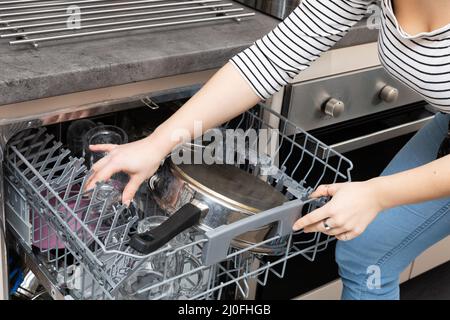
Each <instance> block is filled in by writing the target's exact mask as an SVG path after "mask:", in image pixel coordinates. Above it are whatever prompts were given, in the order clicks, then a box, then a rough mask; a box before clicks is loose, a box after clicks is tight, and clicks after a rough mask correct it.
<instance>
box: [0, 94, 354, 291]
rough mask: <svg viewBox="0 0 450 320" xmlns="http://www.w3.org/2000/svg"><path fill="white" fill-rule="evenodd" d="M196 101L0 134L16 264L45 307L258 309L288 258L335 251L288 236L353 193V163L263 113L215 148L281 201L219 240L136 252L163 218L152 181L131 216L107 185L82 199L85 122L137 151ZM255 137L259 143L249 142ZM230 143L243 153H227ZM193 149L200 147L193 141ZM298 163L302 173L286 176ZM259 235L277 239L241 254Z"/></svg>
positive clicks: (125, 105)
mask: <svg viewBox="0 0 450 320" xmlns="http://www.w3.org/2000/svg"><path fill="white" fill-rule="evenodd" d="M197 90H198V86H192V87H188V88H178V89H173V90H167V91H165V92H159V93H152V94H149V95H145V96H139V97H132V98H128V99H126V101H114V102H111V101H109V102H104V103H100V104H99V103H97V104H95V105H93V106H91V107H89V108H87V109H85V110H84V111H82V112H80V111H79V110H78V111H77V110H66V111H61V112H59V114H58V116H54V115H53V116H48V117H45V116H42V117H40V118H39V119H32V120H29V119H28V120H27V121H17V122H13V123H9V124H5V123H4V124H3V125H2V127H1V128H2V132H3V136H2V139H3V145H4V147H3V148H4V149H3V150H2V154H3V158H4V159H3V162H2V172H1V179H2V185H3V189H4V191H3V198H4V213H5V217H6V237H7V241H6V243H7V245H8V252H9V257H10V258H15V260H16V262H18V264H19V265H20V266H21V267H22V268H23V270H31V272H32V273H33V275H35V277H36V279H37V281H39V284H40V285H41V286H42V287H43V288H44V289H45V292H46V293H47V294H48V296H49V298H52V299H132V300H134V299H139V300H141V299H148V300H157V299H169V300H174V299H207V300H213V299H214V300H217V299H251V298H252V296H253V295H252V292H254V290H255V288H256V287H260V286H265V285H266V284H267V282H268V279H270V278H271V277H269V275H271V276H276V277H279V278H282V277H284V275H285V270H286V266H287V264H288V263H289V260H290V259H291V258H293V257H297V256H302V257H304V258H305V259H307V260H309V261H311V263H313V261H314V260H315V258H316V256H317V255H318V254H320V252H321V251H324V250H326V248H327V247H328V245H329V244H330V243H331V242H332V241H333V240H334V238H333V237H329V236H326V235H324V234H320V233H316V234H304V233H302V232H301V231H300V232H296V233H293V232H292V225H293V223H294V221H295V220H296V219H298V218H299V217H300V216H301V215H304V214H307V213H308V212H310V211H311V210H314V209H315V208H317V207H319V206H321V205H323V204H324V203H325V202H326V201H327V199H309V194H310V193H311V192H312V191H313V190H314V189H315V188H316V187H317V186H318V185H319V184H323V183H333V182H345V181H350V179H351V176H350V173H351V169H352V163H351V162H350V161H349V160H348V159H346V158H345V157H344V156H342V155H340V154H339V153H337V152H335V151H334V150H333V149H331V148H330V147H328V146H327V145H325V144H323V143H322V142H320V141H319V140H317V139H316V138H314V137H313V136H311V135H310V134H308V133H306V132H305V131H303V130H302V129H301V128H299V127H298V126H296V125H294V124H293V123H292V122H290V121H289V120H288V119H286V118H284V117H283V116H281V115H280V114H278V113H277V112H275V111H273V110H272V109H270V108H268V107H267V106H265V105H264V104H258V105H256V106H255V107H254V108H252V109H250V110H249V111H247V112H245V113H244V114H242V115H240V116H238V117H237V118H235V119H233V120H231V121H229V122H227V123H225V124H223V125H221V126H220V127H219V128H217V129H216V130H219V131H220V132H233V134H234V139H232V140H231V142H230V140H229V139H224V140H223V141H219V142H220V143H221V148H223V150H225V151H224V155H222V157H231V158H232V159H237V158H239V159H240V161H235V162H234V163H235V164H234V166H235V167H236V168H237V169H239V170H240V172H242V175H244V174H245V175H252V176H254V177H258V178H259V180H261V181H262V182H264V184H267V185H270V186H271V188H273V189H274V190H276V191H277V192H280V193H282V194H283V196H284V197H285V199H286V201H285V202H284V203H283V204H281V205H278V206H275V207H274V208H269V209H267V210H264V211H262V212H260V213H258V214H255V215H251V216H248V217H245V218H243V219H238V220H236V221H231V222H229V223H226V224H224V225H221V226H219V227H217V228H202V227H199V225H195V226H193V227H191V228H189V229H187V230H185V231H183V232H181V233H180V234H179V235H177V236H176V237H175V238H174V240H173V241H172V240H171V242H170V243H169V244H166V245H164V246H162V247H161V248H159V249H157V250H154V251H152V252H148V253H140V252H137V251H136V250H134V249H133V248H132V246H130V239H131V238H132V237H133V235H134V234H136V232H138V231H137V230H138V229H139V227H140V223H142V221H150V220H151V219H152V217H161V216H164V215H166V212H165V211H164V209H163V208H161V206H159V205H158V203H157V202H155V201H153V197H152V194H151V193H152V191H151V189H150V188H149V187H148V186H149V183H150V182H151V181H146V182H145V183H143V184H142V186H141V188H140V189H139V190H138V193H137V195H136V198H137V199H136V201H134V202H133V203H135V205H133V206H131V205H130V206H129V207H127V206H125V205H123V204H121V202H120V198H119V199H117V197H114V193H113V192H110V193H108V192H105V190H106V189H105V188H104V187H105V185H106V186H108V184H107V183H108V182H104V183H103V182H102V183H97V185H96V187H95V188H94V190H89V191H82V190H84V184H85V183H86V180H87V179H88V177H89V173H90V171H89V169H88V167H87V166H88V164H87V163H86V161H85V160H84V159H83V157H80V156H79V155H78V154H74V152H73V151H71V150H70V149H69V148H68V141H67V131H68V128H70V126H71V125H72V124H73V123H76V122H77V121H83V120H82V119H85V120H87V119H89V120H90V121H91V122H92V123H95V124H96V125H111V126H116V127H120V128H121V129H122V130H123V131H124V132H126V133H127V136H128V138H129V139H128V141H130V142H131V141H134V140H138V139H141V138H143V137H145V136H147V135H149V134H151V132H152V131H153V130H154V129H155V128H156V127H157V126H158V124H160V123H161V122H163V121H164V120H165V119H167V118H168V117H170V115H171V114H173V113H174V112H176V110H177V109H178V108H179V107H181V106H182V105H183V104H184V103H185V102H186V101H187V100H188V99H189V98H190V97H191V96H192V95H193V94H194V93H195V92H196V91H197ZM250 132H252V133H254V132H256V133H257V136H258V139H257V140H251V139H248V136H249V135H250V134H249V133H250ZM263 133H264V134H263ZM234 140H235V142H236V143H237V144H240V147H238V148H225V147H226V145H227V143H228V144H230V143H234V142H233V141H234ZM254 144H256V145H257V148H255V145H254ZM186 145H187V146H196V145H197V144H196V142H195V140H194V141H193V143H190V144H185V145H183V147H185V146H186ZM229 150H231V151H229ZM226 153H228V154H226ZM293 162H295V163H297V165H296V166H294V167H292V166H286V164H287V163H293ZM293 177H295V179H294V178H293ZM150 180H152V178H150ZM100 195H101V196H100ZM136 208H139V209H136ZM210 209H211V208H210ZM211 210H212V209H211ZM149 219H150V220H149ZM264 228H266V229H267V228H268V229H270V232H267V233H266V234H265V236H264V237H263V238H258V240H257V241H254V242H252V243H251V244H248V245H246V246H239V245H235V244H236V241H235V239H236V238H238V237H239V236H240V235H242V234H246V233H252V232H254V231H255V230H261V229H264ZM274 247H276V248H277V249H276V250H272V251H271V250H269V251H267V248H274ZM10 260H11V259H10ZM298 272H301V270H299V271H298ZM304 277H308V274H305V275H304Z"/></svg>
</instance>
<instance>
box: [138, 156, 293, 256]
mask: <svg viewBox="0 0 450 320" xmlns="http://www.w3.org/2000/svg"><path fill="white" fill-rule="evenodd" d="M149 187H150V189H151V190H152V195H153V198H154V199H155V201H156V202H157V203H158V204H159V206H160V207H161V208H162V209H163V210H165V211H166V212H167V213H168V214H169V215H170V218H169V219H168V220H167V221H165V222H164V223H163V224H161V225H160V226H159V227H157V228H155V229H153V230H151V231H149V232H147V233H145V234H139V235H135V236H133V237H132V239H131V241H130V246H131V247H132V248H134V249H135V250H137V251H139V252H141V253H145V254H147V253H150V252H152V251H154V250H157V249H158V248H160V247H161V246H163V245H164V244H165V243H167V242H168V241H169V240H170V239H172V238H173V237H174V236H176V235H177V234H178V233H180V232H182V231H183V230H185V229H187V228H189V227H192V226H198V227H200V228H201V229H203V230H205V231H209V230H212V229H215V228H217V227H219V226H222V225H228V224H231V223H233V222H235V221H238V220H241V219H244V218H246V217H249V216H252V215H255V214H258V213H260V212H262V211H265V210H268V209H272V208H274V207H277V206H280V205H282V204H283V203H285V202H286V201H287V199H286V197H285V196H284V195H283V194H282V193H281V192H279V191H277V190H276V189H275V188H273V187H272V186H271V185H269V184H268V183H266V182H265V181H263V180H262V179H260V178H259V177H257V176H254V175H252V174H250V173H247V172H245V171H243V170H241V169H239V168H237V167H235V166H232V165H225V164H223V165H218V164H213V165H205V164H201V165H192V164H181V165H174V164H173V163H172V162H170V161H166V163H165V164H164V165H163V166H162V167H161V168H160V170H159V171H158V172H157V174H156V175H155V176H153V177H152V178H151V179H150V180H149ZM272 227H273V224H270V225H265V226H262V227H260V228H257V229H254V230H250V231H247V232H245V233H243V234H241V235H239V236H237V237H236V238H234V239H233V241H232V242H231V245H232V246H233V247H235V248H239V249H244V248H248V247H250V246H253V245H255V244H258V243H260V242H262V241H264V240H266V239H269V238H270V237H271V236H272V233H271V230H272ZM285 248H286V239H285V238H282V239H280V240H277V241H276V242H275V241H274V242H273V243H272V242H271V243H269V244H266V245H259V246H256V247H253V248H251V249H250V250H251V251H252V252H255V253H258V254H266V255H277V254H281V253H283V252H284V249H285Z"/></svg>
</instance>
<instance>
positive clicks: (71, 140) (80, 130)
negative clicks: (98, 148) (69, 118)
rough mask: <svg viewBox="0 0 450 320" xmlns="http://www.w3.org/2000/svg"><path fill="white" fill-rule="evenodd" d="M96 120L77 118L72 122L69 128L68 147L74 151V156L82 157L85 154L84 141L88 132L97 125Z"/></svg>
mask: <svg viewBox="0 0 450 320" xmlns="http://www.w3.org/2000/svg"><path fill="white" fill-rule="evenodd" d="M96 126H97V125H96V124H95V122H93V121H91V120H87V119H83V120H77V121H74V122H72V123H71V124H70V126H69V128H68V129H67V138H66V139H67V148H69V150H70V151H72V154H73V156H75V157H77V158H81V157H83V156H84V141H83V138H84V136H85V135H86V133H87V132H88V131H89V130H91V129H92V128H94V127H96Z"/></svg>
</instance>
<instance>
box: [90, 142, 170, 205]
mask: <svg viewBox="0 0 450 320" xmlns="http://www.w3.org/2000/svg"><path fill="white" fill-rule="evenodd" d="M89 148H90V150H91V151H93V152H107V153H108V155H107V156H106V157H104V158H102V159H100V160H99V161H97V162H96V163H95V164H94V165H93V166H92V175H91V176H90V177H89V180H88V182H87V184H86V190H89V189H92V188H94V187H95V183H96V182H98V181H107V180H108V179H109V178H111V176H112V175H114V174H115V173H118V172H125V173H126V174H128V175H129V177H130V180H129V182H128V184H127V185H126V186H125V189H124V191H123V194H122V202H123V203H124V204H126V205H129V204H130V202H131V200H132V199H133V198H134V195H135V194H136V191H137V190H138V188H139V186H140V185H141V184H142V182H144V180H145V179H147V178H149V177H150V176H152V175H153V174H154V173H155V172H156V170H157V169H158V167H159V166H160V164H161V160H162V159H163V158H164V156H165V155H164V154H160V153H158V148H156V146H153V145H152V143H151V141H150V140H149V138H146V139H142V140H139V141H136V142H132V143H128V144H124V145H113V144H102V145H92V146H90V147H89Z"/></svg>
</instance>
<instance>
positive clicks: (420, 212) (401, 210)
mask: <svg viewBox="0 0 450 320" xmlns="http://www.w3.org/2000/svg"><path fill="white" fill-rule="evenodd" d="M449 119H450V116H449V115H445V114H437V115H436V117H435V119H434V120H433V121H431V122H430V123H428V124H427V125H426V126H425V127H424V128H422V129H421V130H420V131H419V132H418V133H417V134H416V135H415V136H414V137H413V138H412V139H411V140H410V141H409V142H408V143H407V144H406V145H405V146H404V147H403V148H402V150H401V151H400V152H399V153H398V154H397V155H396V156H395V157H394V159H393V160H392V161H391V163H390V164H389V165H388V166H387V168H386V169H385V170H384V172H383V173H382V175H390V174H393V173H396V172H400V171H405V170H408V169H411V168H415V167H418V166H421V165H424V164H426V163H428V162H431V161H433V160H435V158H436V154H437V151H438V149H439V146H440V143H441V142H442V140H443V138H444V135H445V134H446V133H447V129H448V122H449ZM449 234H450V198H445V199H438V200H433V201H429V202H424V203H419V204H414V205H405V206H401V207H397V208H393V209H390V210H386V211H384V212H381V213H380V214H379V215H378V216H377V218H376V219H375V220H374V221H373V222H372V223H371V224H370V225H369V226H368V228H367V229H366V231H365V232H364V233H363V234H362V235H361V236H359V237H358V238H355V239H353V240H351V241H348V242H342V241H339V242H338V243H337V248H336V262H337V263H338V265H339V274H340V276H341V278H342V281H343V284H344V290H343V293H342V299H358V300H359V299H369V300H375V299H399V297H400V290H399V275H400V273H401V272H402V271H403V270H404V269H405V268H406V267H407V266H408V265H409V264H410V263H411V262H412V261H413V260H414V259H415V258H416V257H417V256H418V255H419V254H420V253H421V252H423V251H424V250H425V249H427V248H428V247H430V246H431V245H433V244H434V243H436V242H438V241H439V240H441V239H443V238H445V237H446V236H447V235H449ZM449 250H450V248H449Z"/></svg>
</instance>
